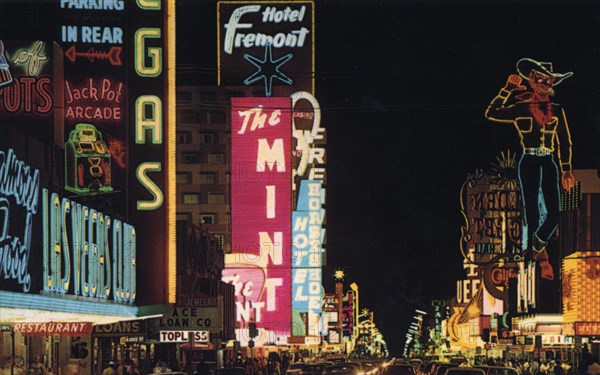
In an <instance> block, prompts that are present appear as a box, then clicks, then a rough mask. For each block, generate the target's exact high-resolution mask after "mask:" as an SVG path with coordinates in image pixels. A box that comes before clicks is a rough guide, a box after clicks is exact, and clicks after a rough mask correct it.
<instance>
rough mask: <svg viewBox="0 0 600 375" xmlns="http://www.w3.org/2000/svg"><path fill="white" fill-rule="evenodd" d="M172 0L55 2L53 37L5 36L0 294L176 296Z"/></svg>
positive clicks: (161, 299)
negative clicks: (3, 254) (24, 38)
mask: <svg viewBox="0 0 600 375" xmlns="http://www.w3.org/2000/svg"><path fill="white" fill-rule="evenodd" d="M50 7H51V8H52V9H49V8H50ZM174 7H175V4H174V2H171V1H159V0H148V1H137V2H136V1H133V0H116V1H106V2H88V1H78V0H72V1H57V2H55V3H53V4H51V5H48V6H47V7H44V8H43V9H44V12H48V13H49V14H51V15H52V16H56V19H57V20H58V22H57V23H52V24H48V26H47V27H46V28H45V29H44V30H45V31H44V35H41V36H42V37H50V38H52V37H51V35H52V34H53V38H52V39H54V40H55V42H46V41H44V40H33V41H19V40H18V39H17V38H14V35H11V36H10V39H6V40H1V41H0V120H1V122H2V124H3V126H2V127H1V129H0V171H1V173H0V174H1V176H0V179H2V181H0V185H1V186H0V225H2V224H4V226H3V227H2V228H4V230H0V236H1V237H0V241H1V242H2V244H10V246H9V247H10V249H11V250H10V254H8V253H7V256H6V257H4V258H3V262H4V263H3V265H4V267H2V272H3V273H4V275H3V276H4V277H3V282H2V283H1V284H0V289H1V291H0V293H2V294H1V296H2V298H0V299H1V300H2V301H4V303H12V304H13V305H14V306H15V307H24V308H32V307H34V306H35V304H36V301H38V300H37V299H36V298H37V297H40V296H25V295H24V294H25V293H28V294H39V293H40V291H43V294H44V296H43V297H44V298H47V297H48V296H50V297H55V296H56V297H60V298H57V299H56V300H57V301H64V297H65V296H69V297H70V296H74V297H76V298H71V299H70V302H69V303H68V304H65V303H63V302H60V303H55V302H50V303H47V305H46V306H47V307H48V308H49V309H57V310H61V311H63V310H64V311H82V310H81V309H82V308H83V306H84V302H85V306H89V302H106V300H110V301H111V302H116V303H117V304H120V305H121V306H117V304H113V303H110V304H106V303H103V304H94V306H95V307H94V308H93V310H94V311H95V312H102V311H110V312H111V313H112V314H113V315H123V314H125V315H127V316H132V315H134V314H136V313H137V311H138V310H137V308H136V307H135V305H136V304H150V303H157V304H158V303H165V302H167V300H169V301H173V302H174V298H175V296H174V288H175V267H174V266H175V247H174V235H175V227H174V220H175V213H174V201H173V199H174V184H175V178H174V173H175V166H174V163H175V158H174V157H172V156H173V155H172V154H173V152H174V138H175V137H174V126H175V122H174V114H175V108H174V92H175V91H174V55H173V53H174V26H175V24H174ZM41 9H42V8H40V10H41ZM14 32H15V34H19V33H20V32H23V30H18V29H15V30H14ZM16 36H18V35H16ZM171 175H173V176H171ZM169 176H171V177H169ZM34 202H35V203H34ZM139 249H143V254H144V256H142V257H140V256H138V255H137V254H138V251H139ZM138 269H143V270H144V272H137V270H138ZM156 275H165V276H164V277H157V276H156ZM157 291H159V292H157ZM161 291H164V292H161ZM16 293H19V294H16ZM15 294H16V295H15ZM79 302H82V303H79ZM122 305H128V306H122ZM117 307H118V308H117ZM85 308H86V309H87V308H88V307H85ZM86 311H87V310H86Z"/></svg>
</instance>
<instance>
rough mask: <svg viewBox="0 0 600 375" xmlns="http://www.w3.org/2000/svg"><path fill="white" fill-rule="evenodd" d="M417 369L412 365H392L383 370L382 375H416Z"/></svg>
mask: <svg viewBox="0 0 600 375" xmlns="http://www.w3.org/2000/svg"><path fill="white" fill-rule="evenodd" d="M414 374H416V372H415V368H414V367H413V366H412V365H410V364H405V365H403V364H399V365H397V364H392V365H389V366H387V367H385V368H384V369H383V371H382V372H381V375H414Z"/></svg>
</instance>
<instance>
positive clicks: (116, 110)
mask: <svg viewBox="0 0 600 375" xmlns="http://www.w3.org/2000/svg"><path fill="white" fill-rule="evenodd" d="M122 100H123V83H122V82H113V81H111V80H110V79H108V78H103V79H94V78H90V79H89V80H88V81H86V82H85V83H84V84H81V85H79V86H74V85H73V83H72V82H70V81H65V118H67V119H71V120H83V121H92V120H93V121H103V120H109V121H112V120H114V121H118V120H121V119H122V109H121V102H122Z"/></svg>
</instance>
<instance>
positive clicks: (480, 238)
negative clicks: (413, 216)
mask: <svg viewBox="0 0 600 375" xmlns="http://www.w3.org/2000/svg"><path fill="white" fill-rule="evenodd" d="M515 168H516V159H515V154H514V153H511V152H510V150H509V151H508V152H507V153H506V154H505V153H502V155H501V156H500V157H499V158H498V162H497V163H494V164H492V170H491V171H489V172H484V171H481V170H478V171H476V172H475V173H473V174H469V176H468V177H467V179H466V181H465V183H464V184H463V186H462V188H461V211H462V214H463V217H464V219H465V225H464V226H463V227H462V229H461V232H462V237H461V242H460V245H461V251H462V253H463V256H465V254H468V253H469V251H470V250H472V251H473V254H474V255H475V260H474V261H475V263H482V264H483V263H486V262H488V261H490V260H492V259H495V258H498V256H501V257H503V258H505V259H513V258H514V256H520V255H521V242H522V237H523V235H522V228H523V213H522V211H523V207H522V205H521V198H520V189H519V184H518V181H517V180H516V176H517V174H516V170H515Z"/></svg>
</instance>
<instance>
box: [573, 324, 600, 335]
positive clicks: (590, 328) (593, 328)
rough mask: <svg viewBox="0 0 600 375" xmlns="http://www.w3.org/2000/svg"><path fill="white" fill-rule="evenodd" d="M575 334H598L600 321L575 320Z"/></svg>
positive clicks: (599, 333)
mask: <svg viewBox="0 0 600 375" xmlns="http://www.w3.org/2000/svg"><path fill="white" fill-rule="evenodd" d="M575 335H576V336H600V322H597V321H596V322H576V323H575Z"/></svg>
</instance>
